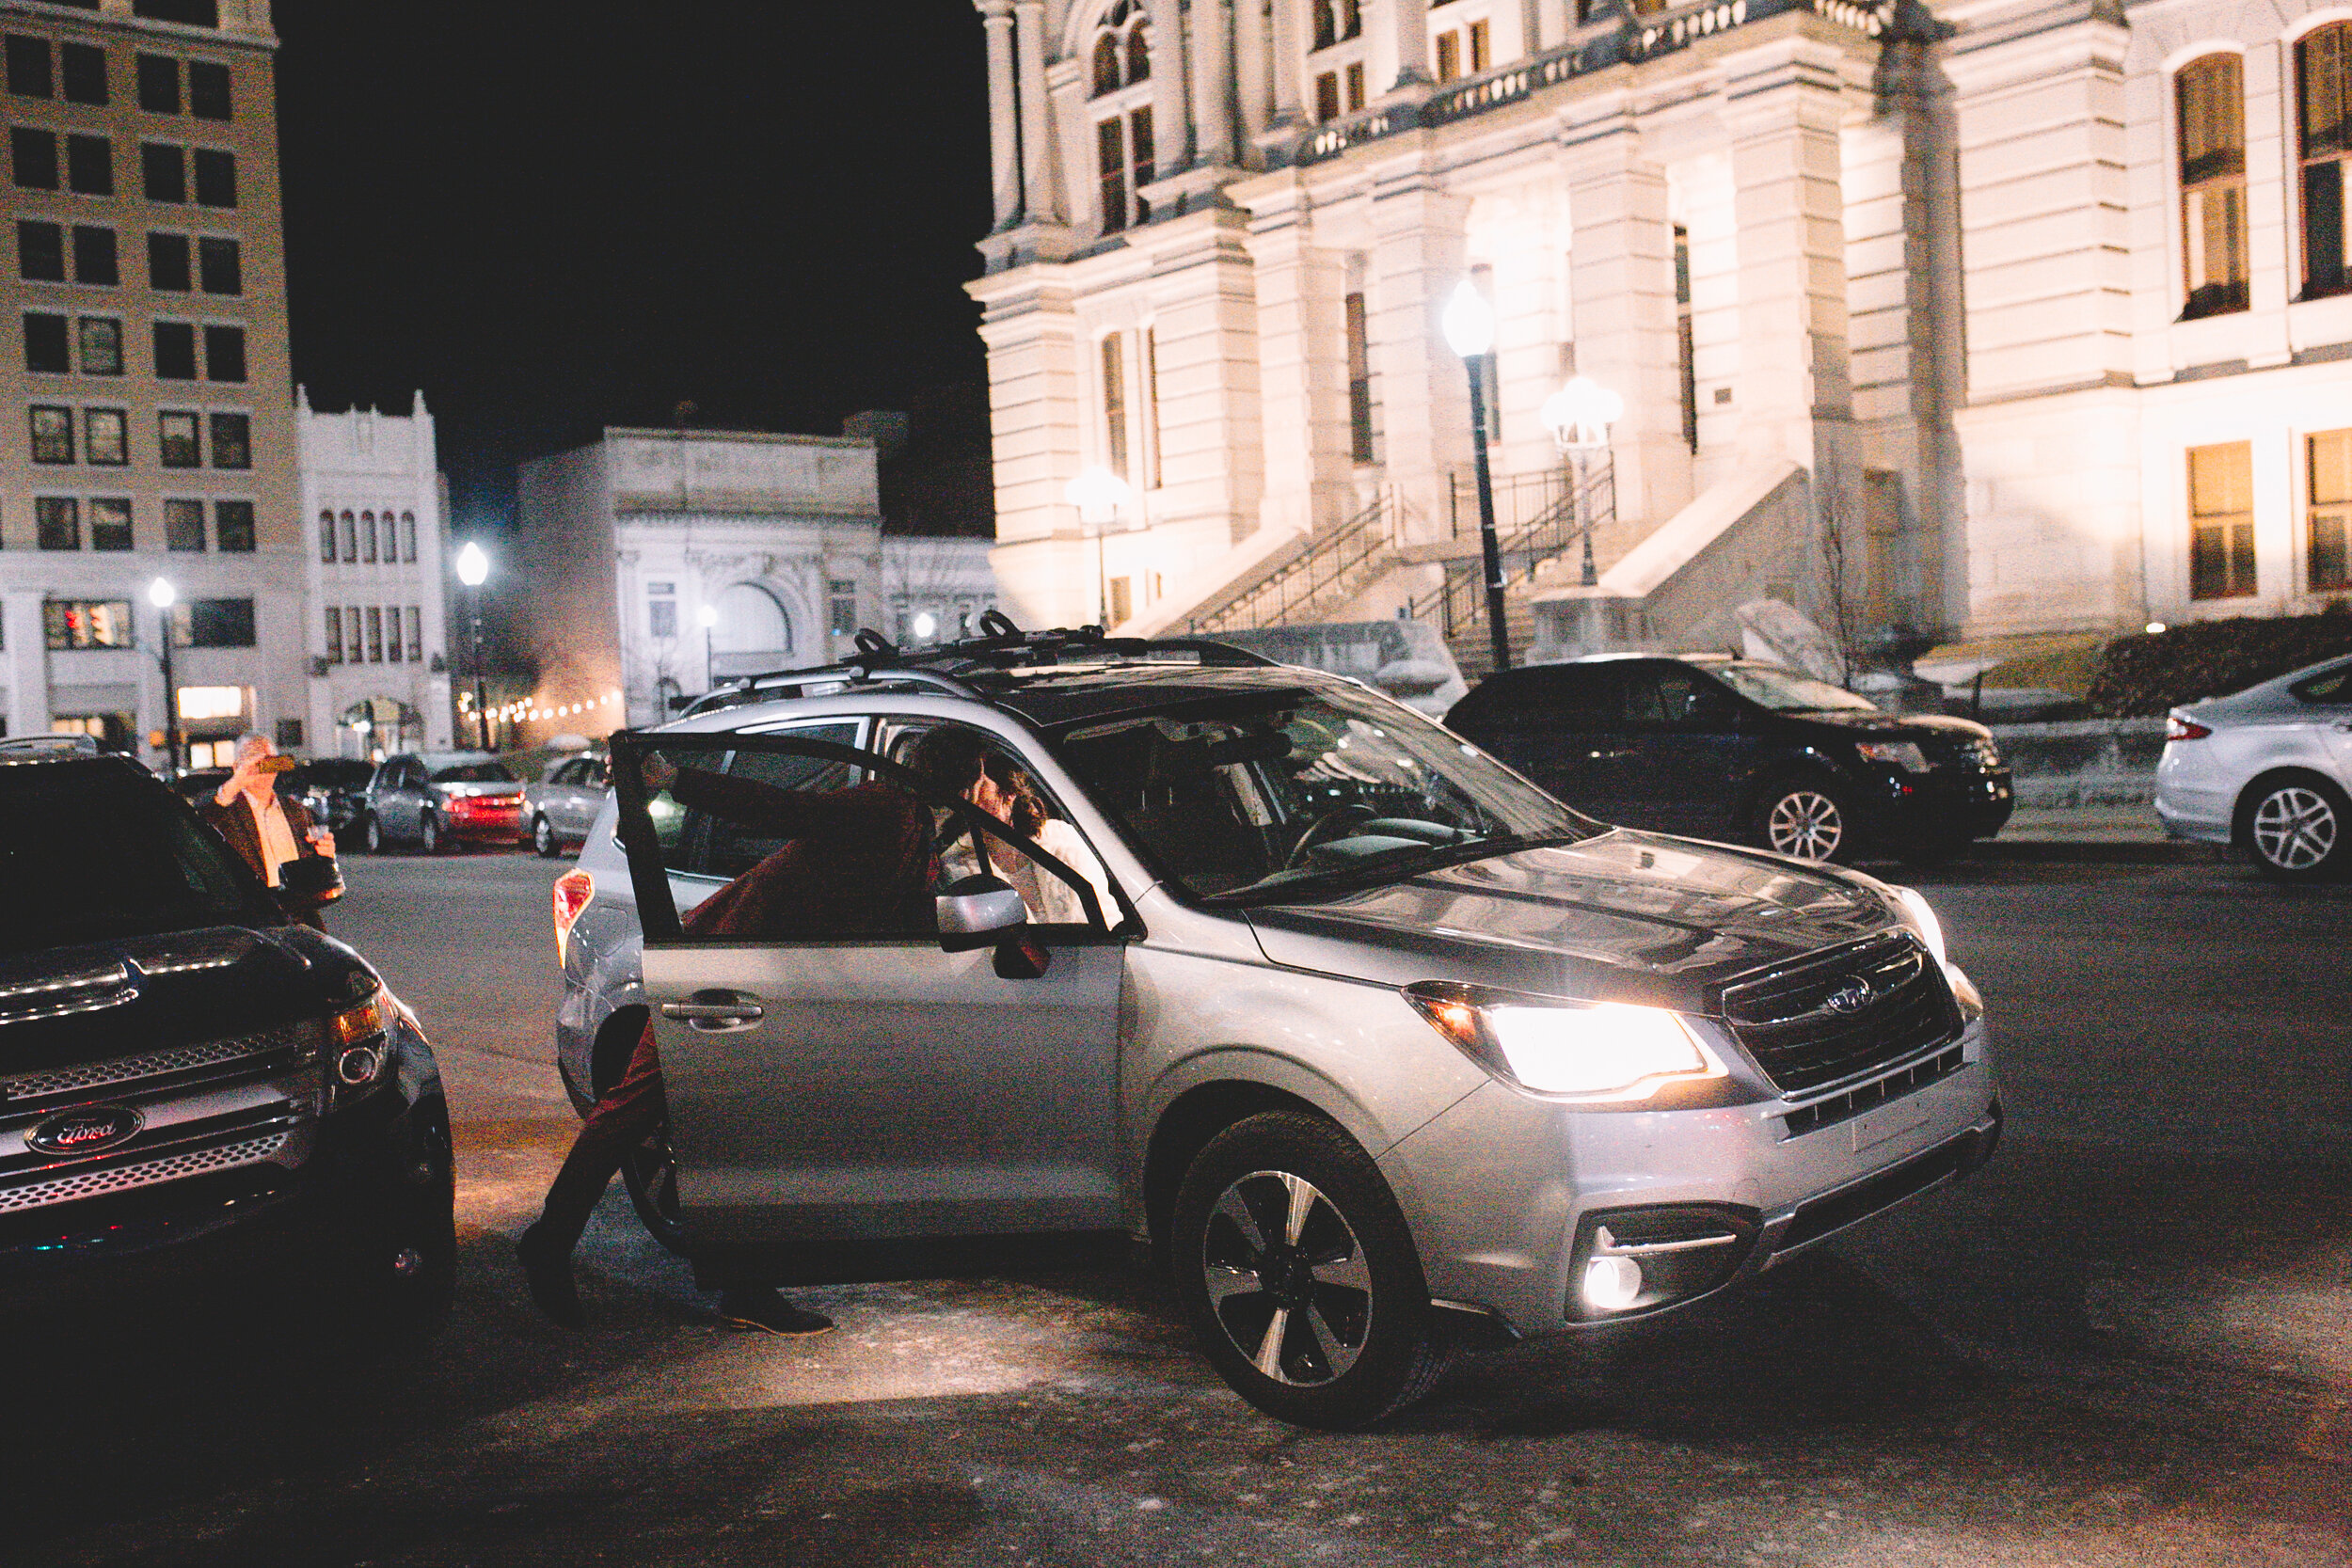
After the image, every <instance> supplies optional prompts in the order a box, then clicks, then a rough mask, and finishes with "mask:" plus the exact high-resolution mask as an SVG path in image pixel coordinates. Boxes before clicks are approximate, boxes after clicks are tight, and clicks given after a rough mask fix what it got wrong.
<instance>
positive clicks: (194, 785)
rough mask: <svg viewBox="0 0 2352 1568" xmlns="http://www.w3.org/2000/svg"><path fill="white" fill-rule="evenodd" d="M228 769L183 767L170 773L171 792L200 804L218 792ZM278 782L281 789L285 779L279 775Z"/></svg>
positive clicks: (226, 778) (228, 773)
mask: <svg viewBox="0 0 2352 1568" xmlns="http://www.w3.org/2000/svg"><path fill="white" fill-rule="evenodd" d="M230 771H231V769H230V768H182V769H181V770H180V771H179V772H177V773H174V774H173V775H171V779H170V784H171V789H172V793H173V794H175V795H177V796H179V797H180V799H182V800H185V801H186V802H187V803H188V804H190V805H192V806H200V805H202V804H203V803H204V802H205V801H207V800H211V799H213V797H215V795H218V794H219V793H220V786H221V785H222V784H227V783H228V782H229V775H230ZM285 782H286V781H285V780H284V779H283V778H282V777H281V778H280V779H279V780H278V786H279V787H280V788H281V789H282V788H283V787H284V786H285Z"/></svg>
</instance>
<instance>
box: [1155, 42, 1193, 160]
mask: <svg viewBox="0 0 2352 1568" xmlns="http://www.w3.org/2000/svg"><path fill="white" fill-rule="evenodd" d="M1149 3H1150V5H1151V8H1152V143H1153V147H1152V158H1153V162H1154V165H1155V166H1154V167H1153V169H1152V177H1153V178H1154V179H1160V180H1165V179H1167V178H1168V176H1169V175H1171V174H1173V173H1175V172H1176V171H1177V170H1179V169H1185V168H1190V167H1191V166H1192V104H1191V100H1190V96H1189V94H1187V93H1186V91H1185V89H1184V82H1185V77H1186V73H1185V71H1184V8H1183V7H1182V6H1181V5H1179V4H1178V0H1149Z"/></svg>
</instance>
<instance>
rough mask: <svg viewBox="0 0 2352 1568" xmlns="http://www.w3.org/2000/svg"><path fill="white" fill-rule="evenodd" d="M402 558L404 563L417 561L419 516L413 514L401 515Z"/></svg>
mask: <svg viewBox="0 0 2352 1568" xmlns="http://www.w3.org/2000/svg"><path fill="white" fill-rule="evenodd" d="M400 558H401V560H403V561H414V560H416V559H417V515H416V514H415V513H413V512H404V513H402V514H401V515H400Z"/></svg>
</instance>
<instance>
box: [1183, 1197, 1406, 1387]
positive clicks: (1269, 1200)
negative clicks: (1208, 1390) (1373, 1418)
mask: <svg viewBox="0 0 2352 1568" xmlns="http://www.w3.org/2000/svg"><path fill="white" fill-rule="evenodd" d="M1200 1266H1201V1270H1202V1274H1203V1277H1204V1281H1205V1283H1206V1286H1207V1289H1208V1296H1209V1305H1210V1309H1211V1310H1212V1312H1214V1313H1215V1315H1216V1321H1217V1323H1218V1324H1219V1326H1221V1327H1222V1328H1223V1330H1224V1332H1225V1335H1226V1337H1227V1338H1229V1339H1231V1340H1232V1343H1233V1346H1234V1348H1235V1349H1237V1350H1239V1351H1240V1352H1241V1354H1243V1355H1244V1356H1245V1357H1247V1358H1248V1361H1249V1364H1250V1365H1251V1366H1253V1367H1255V1368H1256V1369H1257V1370H1259V1371H1260V1372H1261V1373H1263V1375H1265V1376H1266V1377H1269V1378H1271V1379H1273V1380H1274V1381H1275V1382H1277V1383H1281V1384H1286V1385H1289V1386H1294V1387H1300V1386H1312V1385H1315V1384H1322V1383H1329V1382H1331V1381H1332V1380H1333V1379H1335V1378H1338V1377H1341V1376H1343V1374H1345V1372H1346V1371H1347V1370H1348V1369H1349V1368H1350V1367H1352V1366H1354V1365H1355V1364H1356V1358H1357V1357H1358V1356H1359V1355H1361V1354H1363V1350H1364V1345H1365V1341H1366V1340H1367V1339H1368V1338H1369V1337H1370V1335H1371V1332H1372V1315H1373V1289H1372V1273H1371V1270H1370V1268H1369V1267H1368V1265H1367V1264H1366V1262H1365V1259H1364V1250H1363V1246H1362V1244H1361V1243H1359V1242H1358V1240H1357V1237H1356V1232H1355V1230H1354V1229H1353V1228H1351V1227H1349V1225H1348V1223H1347V1218H1346V1216H1345V1215H1343V1214H1342V1213H1341V1212H1340V1211H1339V1209H1338V1207H1337V1206H1335V1205H1334V1204H1333V1203H1332V1202H1331V1200H1330V1199H1329V1198H1327V1197H1326V1196H1324V1194H1323V1192H1322V1191H1321V1190H1320V1189H1319V1188H1317V1187H1316V1186H1315V1185H1314V1183H1313V1182H1311V1181H1309V1180H1307V1179H1306V1178H1304V1177H1302V1176H1297V1175H1295V1174H1293V1173H1291V1172H1289V1171H1275V1170H1259V1171H1251V1172H1250V1173H1249V1174H1248V1175H1247V1176H1244V1177H1241V1178H1240V1179H1238V1180H1235V1181H1233V1182H1232V1184H1231V1185H1229V1186H1228V1187H1227V1188H1226V1189H1225V1191H1224V1192H1223V1193H1222V1194H1220V1195H1219V1196H1218V1197H1217V1200H1216V1206H1215V1207H1214V1208H1213V1209H1212V1210H1211V1211H1210V1216H1209V1225H1208V1230H1207V1234H1206V1236H1205V1237H1204V1238H1203V1243H1202V1247H1201V1259H1200Z"/></svg>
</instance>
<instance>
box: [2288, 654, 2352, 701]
mask: <svg viewBox="0 0 2352 1568" xmlns="http://www.w3.org/2000/svg"><path fill="white" fill-rule="evenodd" d="M2292 689H2293V690H2294V692H2295V694H2296V696H2298V697H2300V698H2302V699H2303V700H2304V701H2305V702H2307V703H2327V704H2329V705H2344V704H2347V703H2352V664H2339V665H2337V666H2336V667H2335V668H2334V669H2332V670H2323V671H2321V672H2320V673H2318V674H2316V675H2313V676H2312V677H2311V679H2309V680H2304V681H2297V682H2296V683H2295V686H2294V687H2293V688H2292Z"/></svg>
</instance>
